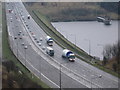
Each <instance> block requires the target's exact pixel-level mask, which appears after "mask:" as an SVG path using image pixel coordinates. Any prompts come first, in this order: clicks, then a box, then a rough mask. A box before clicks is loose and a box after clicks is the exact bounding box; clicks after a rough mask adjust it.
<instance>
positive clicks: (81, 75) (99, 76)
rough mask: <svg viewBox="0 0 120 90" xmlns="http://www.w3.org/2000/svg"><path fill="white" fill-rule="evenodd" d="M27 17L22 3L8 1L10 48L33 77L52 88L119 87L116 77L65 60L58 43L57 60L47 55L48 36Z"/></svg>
mask: <svg viewBox="0 0 120 90" xmlns="http://www.w3.org/2000/svg"><path fill="white" fill-rule="evenodd" d="M28 15H29V13H28V12H27V10H26V8H25V7H24V5H23V3H22V2H21V1H20V2H9V1H8V2H6V17H7V28H8V35H9V42H10V47H11V49H12V51H13V52H14V54H15V55H16V57H17V58H18V59H19V60H20V62H21V63H22V64H23V65H25V66H26V67H27V68H28V69H29V70H30V71H31V72H32V73H33V74H35V75H36V76H37V77H38V78H40V79H41V80H42V81H44V82H45V83H46V84H48V85H49V86H50V87H52V88H118V78H117V77H114V76H112V75H110V74H108V73H106V72H104V71H101V70H99V69H97V68H96V67H93V66H91V65H89V64H87V63H86V62H83V61H82V60H80V59H78V58H76V61H75V62H69V61H68V60H65V59H63V58H62V57H61V55H62V50H63V49H62V48H61V47H60V46H58V45H57V44H56V43H54V44H53V46H52V47H53V49H54V50H55V55H54V57H50V56H49V55H48V54H46V47H47V46H48V45H47V43H46V40H45V38H46V36H47V35H46V33H45V32H44V31H43V30H42V29H41V27H39V26H38V25H37V23H36V22H35V21H34V20H33V18H32V17H30V19H28V18H27V16H28ZM40 38H42V40H40ZM38 40H39V41H38ZM38 42H39V43H41V44H38Z"/></svg>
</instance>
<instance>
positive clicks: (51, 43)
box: [46, 36, 53, 46]
mask: <svg viewBox="0 0 120 90" xmlns="http://www.w3.org/2000/svg"><path fill="white" fill-rule="evenodd" d="M46 41H47V44H48V45H49V46H52V45H53V39H52V38H51V37H50V36H47V37H46Z"/></svg>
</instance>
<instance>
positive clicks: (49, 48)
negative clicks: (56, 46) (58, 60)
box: [46, 47, 54, 56]
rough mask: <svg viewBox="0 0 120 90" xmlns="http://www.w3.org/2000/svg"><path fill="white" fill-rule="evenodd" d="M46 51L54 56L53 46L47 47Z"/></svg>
mask: <svg viewBox="0 0 120 90" xmlns="http://www.w3.org/2000/svg"><path fill="white" fill-rule="evenodd" d="M46 53H47V54H48V55H50V56H54V50H53V48H51V47H47V48H46Z"/></svg>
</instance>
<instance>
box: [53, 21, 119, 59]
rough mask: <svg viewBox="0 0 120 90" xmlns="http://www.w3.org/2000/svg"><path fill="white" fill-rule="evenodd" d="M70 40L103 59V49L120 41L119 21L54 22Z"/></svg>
mask: <svg viewBox="0 0 120 90" xmlns="http://www.w3.org/2000/svg"><path fill="white" fill-rule="evenodd" d="M52 25H53V26H54V27H55V28H56V29H57V31H58V32H60V33H61V34H62V35H63V36H64V37H65V38H67V39H68V40H69V41H71V42H72V43H74V44H75V45H77V46H78V47H80V48H81V49H83V50H84V51H85V52H87V53H88V54H90V55H92V56H96V57H99V58H100V60H102V59H103V50H104V49H105V48H106V47H107V46H109V45H113V44H116V43H117V42H118V21H112V25H104V23H101V22H97V21H78V22H52Z"/></svg>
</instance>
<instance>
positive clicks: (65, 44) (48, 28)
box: [27, 8, 120, 77]
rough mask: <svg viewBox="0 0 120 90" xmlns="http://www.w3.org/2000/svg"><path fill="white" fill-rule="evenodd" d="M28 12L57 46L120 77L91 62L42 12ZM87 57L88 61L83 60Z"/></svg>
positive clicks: (109, 71) (105, 69)
mask: <svg viewBox="0 0 120 90" xmlns="http://www.w3.org/2000/svg"><path fill="white" fill-rule="evenodd" d="M27 9H28V11H29V12H30V14H31V15H32V17H33V18H34V20H35V21H36V22H37V23H38V25H39V26H40V27H41V28H43V30H44V31H45V32H46V33H47V34H48V35H50V36H51V37H53V38H54V40H55V42H56V43H57V44H59V45H60V46H61V47H62V48H68V49H70V50H72V51H74V52H75V53H76V54H77V55H76V57H78V58H80V59H82V60H83V61H85V62H87V63H89V64H91V65H93V66H95V67H97V68H99V69H101V70H103V71H105V72H108V73H110V74H112V75H114V76H117V77H120V75H118V73H116V72H114V71H112V70H110V69H107V68H105V67H103V66H102V65H100V64H99V62H94V61H93V62H91V56H89V55H88V54H87V53H85V52H84V51H83V50H81V49H80V48H79V47H77V46H75V45H74V44H72V43H71V42H69V41H68V40H67V39H65V38H64V37H63V35H61V34H60V33H59V32H57V30H55V28H54V27H53V26H52V25H51V23H50V21H49V20H48V19H47V18H46V17H45V16H44V15H42V14H41V13H40V12H38V11H35V10H34V11H32V10H30V9H29V8H27ZM80 56H82V57H85V58H86V59H87V60H86V59H83V58H81V57H80ZM96 61H97V60H96Z"/></svg>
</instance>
